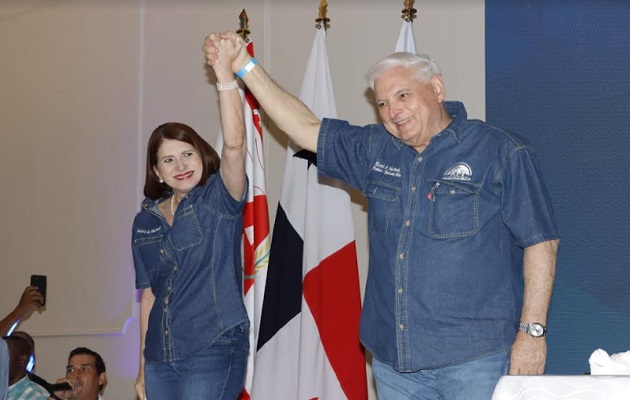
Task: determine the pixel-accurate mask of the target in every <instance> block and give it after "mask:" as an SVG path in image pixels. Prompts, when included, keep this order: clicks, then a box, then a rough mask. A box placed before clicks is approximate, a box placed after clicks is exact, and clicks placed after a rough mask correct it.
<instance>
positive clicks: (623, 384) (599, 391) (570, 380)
mask: <svg viewBox="0 0 630 400" xmlns="http://www.w3.org/2000/svg"><path fill="white" fill-rule="evenodd" d="M560 399H562V400H630V375H538V376H520V375H519V376H511V375H510V376H503V377H501V379H500V380H499V383H498V384H497V386H496V388H495V389H494V395H493V396H492V400H560Z"/></svg>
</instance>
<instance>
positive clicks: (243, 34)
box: [236, 8, 249, 42]
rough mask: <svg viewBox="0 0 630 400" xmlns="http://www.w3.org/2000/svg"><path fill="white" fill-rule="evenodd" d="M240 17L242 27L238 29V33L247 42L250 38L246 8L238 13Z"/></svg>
mask: <svg viewBox="0 0 630 400" xmlns="http://www.w3.org/2000/svg"><path fill="white" fill-rule="evenodd" d="M238 19H239V21H240V22H239V23H240V26H241V28H240V29H239V30H238V31H236V33H238V34H239V35H240V36H241V37H242V38H243V40H245V42H247V41H248V40H249V18H247V12H246V11H245V9H244V8H243V11H241V13H240V14H239V15H238Z"/></svg>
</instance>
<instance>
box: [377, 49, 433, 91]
mask: <svg viewBox="0 0 630 400" xmlns="http://www.w3.org/2000/svg"><path fill="white" fill-rule="evenodd" d="M395 67H406V68H410V69H412V70H413V77H414V78H415V79H417V80H419V81H421V82H429V81H430V80H431V78H433V76H434V75H441V74H442V71H441V70H440V66H439V65H438V64H437V63H436V62H435V61H434V60H433V59H432V58H431V57H429V56H428V55H426V54H413V53H406V52H396V53H393V54H391V55H389V56H387V57H385V58H383V59H381V60H380V61H378V62H377V63H376V64H374V65H372V66H371V67H370V69H368V71H367V72H366V73H365V80H366V81H367V83H368V85H369V86H370V89H372V90H374V81H375V80H376V79H377V78H378V77H379V75H381V74H382V73H383V72H385V71H388V70H390V69H392V68H395Z"/></svg>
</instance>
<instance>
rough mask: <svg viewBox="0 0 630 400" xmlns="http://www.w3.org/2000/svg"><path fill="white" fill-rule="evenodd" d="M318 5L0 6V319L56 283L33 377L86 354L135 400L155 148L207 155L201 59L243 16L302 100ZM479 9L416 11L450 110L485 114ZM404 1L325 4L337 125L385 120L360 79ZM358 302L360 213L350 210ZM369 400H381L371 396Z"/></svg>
mask: <svg viewBox="0 0 630 400" xmlns="http://www.w3.org/2000/svg"><path fill="white" fill-rule="evenodd" d="M318 5H319V2H318V1H315V0H309V1H306V0H293V1H290V0H265V1H257V0H244V1H240V2H235V1H221V0H183V1H177V2H174V1H172V2H171V1H167V0H144V1H142V0H111V1H110V0H108V1H99V0H21V1H19V2H18V1H12V0H6V1H4V0H3V1H2V2H0V71H1V72H2V73H1V74H0V88H1V89H2V91H1V93H2V95H1V96H0V162H1V164H0V182H2V183H3V185H2V195H1V196H0V220H1V221H2V227H3V229H2V231H0V252H1V253H2V254H3V255H4V256H3V261H2V275H1V278H0V315H4V314H6V313H8V312H9V311H10V310H11V309H12V308H13V307H14V306H15V304H16V303H17V301H18V299H19V296H20V294H21V293H22V290H23V289H24V287H25V286H26V285H27V284H28V281H29V276H30V275H31V274H33V273H40V274H46V275H48V279H49V282H48V286H49V289H48V305H47V308H46V310H45V311H44V312H42V313H41V314H36V315H33V316H32V317H31V318H30V319H29V320H27V321H25V322H24V323H23V324H22V326H21V328H20V329H23V330H26V331H28V332H30V333H31V334H32V335H33V336H34V337H35V341H36V346H37V355H38V366H37V372H38V374H40V375H42V376H43V377H44V378H47V379H48V380H54V379H56V378H57V377H60V376H62V375H63V374H64V368H65V362H66V356H67V353H68V352H69V351H70V350H71V349H73V348H74V347H77V346H80V345H81V346H87V347H90V348H93V349H94V350H96V351H98V352H100V353H101V354H102V355H103V357H104V358H105V361H106V363H107V366H108V374H109V385H108V388H107V390H106V392H105V394H106V397H107V398H110V399H132V398H133V396H134V395H133V382H134V380H135V374H136V371H137V357H138V324H137V320H136V319H135V315H136V311H137V310H136V308H137V301H136V300H137V299H136V292H135V290H134V289H133V282H134V273H133V266H132V260H131V254H130V247H129V242H130V224H131V220H132V219H133V216H134V215H135V213H136V211H137V210H138V205H139V203H140V201H141V199H142V196H141V191H142V184H143V180H144V170H143V167H144V161H145V160H144V157H145V154H144V152H145V145H146V140H147V138H148V136H149V134H150V132H151V131H152V129H153V128H154V127H155V126H157V125H159V124H161V123H163V122H166V121H170V120H177V121H182V122H185V123H188V124H190V125H191V126H193V127H194V128H196V129H197V131H198V132H200V134H202V135H203V136H204V137H206V139H207V140H208V141H209V142H210V143H211V144H212V143H214V141H215V138H216V133H217V128H218V110H217V97H216V91H215V88H214V87H213V86H212V85H210V84H209V83H208V78H207V74H206V70H205V68H204V58H203V55H202V53H201V44H202V41H203V38H204V36H205V35H206V34H207V33H209V32H212V31H223V30H235V29H237V28H238V15H239V13H240V11H241V9H242V8H245V9H246V10H247V13H248V15H249V18H250V30H251V38H252V39H253V40H254V43H255V49H256V56H257V58H258V59H259V61H261V63H262V64H263V65H264V66H265V67H266V68H267V69H268V70H269V71H270V73H271V75H272V76H273V77H274V78H275V79H276V81H277V82H278V83H279V84H280V85H281V86H283V87H284V88H286V89H287V90H289V91H290V92H292V93H294V94H297V93H299V89H300V84H301V80H302V76H303V71H304V69H305V63H306V58H307V56H308V53H309V51H310V48H311V45H312V42H313V38H314V34H315V18H317V16H318ZM483 6H484V2H483V0H443V1H440V2H435V1H429V0H423V1H417V2H416V4H415V8H416V9H417V10H418V14H417V15H418V18H417V19H416V20H415V26H414V29H415V34H416V41H417V44H418V47H419V51H420V52H426V53H429V54H431V55H432V56H433V57H434V58H436V59H437V60H438V61H439V62H440V64H441V65H442V67H443V72H444V76H445V80H446V86H447V98H449V99H459V100H463V101H464V102H465V103H466V105H467V108H468V111H469V115H470V116H471V117H475V118H483V117H484V114H485V104H484V98H485V81H484V8H483ZM402 8H403V1H402V0H400V1H393V0H389V1H383V0H362V1H360V2H355V1H352V0H329V5H328V17H329V18H330V19H331V27H330V29H329V30H328V35H327V36H328V52H329V60H330V67H331V71H332V74H333V81H334V83H335V96H336V102H337V109H338V110H337V111H338V115H339V117H340V118H343V119H348V120H350V121H352V122H354V123H359V124H364V123H372V122H374V121H375V120H376V117H375V114H374V111H373V108H372V106H371V105H370V104H369V103H368V101H367V98H366V96H365V94H366V85H365V83H364V81H363V74H364V72H365V70H366V69H367V68H368V67H369V65H371V64H372V63H373V62H375V61H376V60H377V59H378V58H380V57H382V56H385V55H387V54H389V53H391V52H392V51H393V50H394V46H395V43H396V39H397V38H398V33H399V31H400V27H401V25H402V19H401V17H400V16H401V10H402ZM266 127H267V128H268V131H267V137H266V143H265V146H266V148H265V153H266V167H267V171H268V174H267V189H268V199H269V204H270V214H271V215H270V220H271V221H273V219H274V217H275V209H276V205H277V202H278V198H279V191H280V183H281V179H282V169H283V166H284V146H285V145H286V137H285V136H284V135H283V134H282V133H281V132H279V131H278V130H277V129H276V128H275V127H274V126H273V124H271V123H267V125H266ZM353 199H354V202H355V205H354V210H353V212H354V217H355V221H356V223H355V228H356V231H357V248H358V251H359V262H360V269H361V278H362V287H363V284H364V280H365V276H366V269H367V235H366V234H367V232H366V231H367V229H366V216H365V212H364V200H363V199H362V198H361V197H360V196H359V195H358V194H356V193H354V194H353ZM371 397H372V398H375V395H374V393H373V392H371Z"/></svg>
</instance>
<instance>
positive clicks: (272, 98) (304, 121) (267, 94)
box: [203, 32, 321, 152]
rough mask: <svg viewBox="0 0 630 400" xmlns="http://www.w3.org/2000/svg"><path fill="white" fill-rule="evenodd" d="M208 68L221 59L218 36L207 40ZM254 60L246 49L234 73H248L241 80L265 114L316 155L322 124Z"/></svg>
mask: <svg viewBox="0 0 630 400" xmlns="http://www.w3.org/2000/svg"><path fill="white" fill-rule="evenodd" d="M220 36H221V38H223V39H226V38H234V37H235V36H236V35H235V34H234V33H232V32H226V33H222V34H221V35H220ZM203 50H204V52H205V53H206V60H207V61H208V65H213V64H215V63H216V62H217V59H219V58H220V56H221V51H222V50H221V48H220V47H219V45H218V44H217V41H216V36H213V35H210V36H208V37H207V38H206V40H205V42H204V46H203ZM251 62H252V57H251V56H250V55H249V54H248V53H247V50H246V49H245V48H244V46H243V47H242V48H241V49H240V51H239V52H238V53H237V54H235V55H234V57H233V58H232V65H231V66H232V71H233V72H235V73H236V72H237V71H240V70H241V69H242V68H245V69H246V70H249V72H247V73H245V74H244V75H243V76H242V78H241V79H243V82H245V84H246V85H247V87H248V88H249V89H250V90H251V92H252V93H253V94H254V96H255V97H256V100H258V103H260V106H261V107H262V108H263V109H264V110H265V113H266V114H267V115H268V116H269V117H270V118H271V119H272V120H273V122H274V123H275V124H276V125H278V127H279V128H280V129H282V130H283V131H284V132H286V134H287V135H289V137H290V138H291V139H292V140H293V141H294V142H296V143H297V144H298V145H299V146H300V147H302V148H303V149H306V150H309V151H312V152H316V151H317V137H318V136H319V128H320V126H321V121H320V120H319V119H318V118H317V117H316V116H315V114H313V113H312V112H311V110H310V109H309V108H308V107H306V106H305V105H304V103H302V102H301V101H300V100H299V99H298V98H296V97H295V96H293V95H291V94H290V93H288V92H286V91H285V90H284V89H282V88H281V87H280V86H278V84H276V83H275V82H274V81H273V79H271V77H270V76H269V75H268V74H267V72H266V71H265V70H264V69H263V68H262V66H260V65H256V66H253V68H250V67H251V66H252V64H250V63H251Z"/></svg>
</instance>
